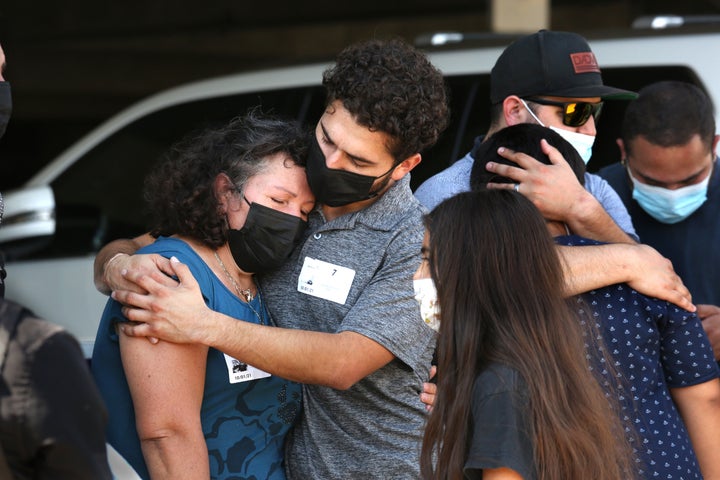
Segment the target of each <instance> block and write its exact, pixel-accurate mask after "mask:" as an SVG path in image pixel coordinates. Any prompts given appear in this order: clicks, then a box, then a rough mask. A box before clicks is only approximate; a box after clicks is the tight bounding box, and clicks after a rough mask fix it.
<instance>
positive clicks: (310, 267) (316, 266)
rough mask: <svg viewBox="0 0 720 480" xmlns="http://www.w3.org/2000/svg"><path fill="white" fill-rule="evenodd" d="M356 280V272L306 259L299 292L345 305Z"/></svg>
mask: <svg viewBox="0 0 720 480" xmlns="http://www.w3.org/2000/svg"><path fill="white" fill-rule="evenodd" d="M354 278H355V270H352V269H350V268H347V267H341V266H340V265H333V264H332V263H328V262H323V261H322V260H316V259H314V258H310V257H305V261H304V262H303V267H302V270H301V271H300V277H299V278H298V287H297V289H298V292H302V293H306V294H308V295H312V296H313V297H318V298H323V299H325V300H330V301H331V302H335V303H339V304H340V305H344V304H345V300H347V296H348V293H350V287H352V282H353V279H354Z"/></svg>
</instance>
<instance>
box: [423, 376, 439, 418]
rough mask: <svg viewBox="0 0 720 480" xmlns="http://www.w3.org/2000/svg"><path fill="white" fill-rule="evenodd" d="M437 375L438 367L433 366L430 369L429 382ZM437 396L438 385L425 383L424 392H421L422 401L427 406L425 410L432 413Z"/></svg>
mask: <svg viewBox="0 0 720 480" xmlns="http://www.w3.org/2000/svg"><path fill="white" fill-rule="evenodd" d="M436 373H437V366H435V365H433V366H432V367H430V378H429V380H432V378H433V377H434V376H435V374H436ZM436 395H437V385H436V384H434V383H433V382H429V381H428V382H425V383H423V390H422V392H420V401H421V402H423V403H424V404H425V410H427V411H428V412H430V411H432V408H433V405H434V404H435V396H436Z"/></svg>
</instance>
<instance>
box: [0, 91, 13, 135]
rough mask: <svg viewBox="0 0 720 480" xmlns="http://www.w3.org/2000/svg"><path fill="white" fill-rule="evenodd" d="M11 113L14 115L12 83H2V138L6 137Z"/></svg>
mask: <svg viewBox="0 0 720 480" xmlns="http://www.w3.org/2000/svg"><path fill="white" fill-rule="evenodd" d="M10 113H12V96H11V94H10V82H0V138H2V136H3V135H5V128H7V124H8V123H9V122H10Z"/></svg>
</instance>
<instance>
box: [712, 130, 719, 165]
mask: <svg viewBox="0 0 720 480" xmlns="http://www.w3.org/2000/svg"><path fill="white" fill-rule="evenodd" d="M718 140H720V135H715V138H713V142H712V154H713V161H714V160H715V157H716V156H717V145H718Z"/></svg>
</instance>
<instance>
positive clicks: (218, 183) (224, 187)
mask: <svg viewBox="0 0 720 480" xmlns="http://www.w3.org/2000/svg"><path fill="white" fill-rule="evenodd" d="M236 190H237V187H235V184H234V183H233V182H232V180H230V177H228V176H227V174H226V173H219V174H218V175H217V177H215V180H214V181H213V191H214V192H215V198H216V199H217V202H218V206H219V208H220V210H221V211H222V212H223V213H227V212H228V211H229V210H235V209H236V208H237V207H236V206H235V205H236V203H237V201H236V198H235V191H236Z"/></svg>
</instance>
